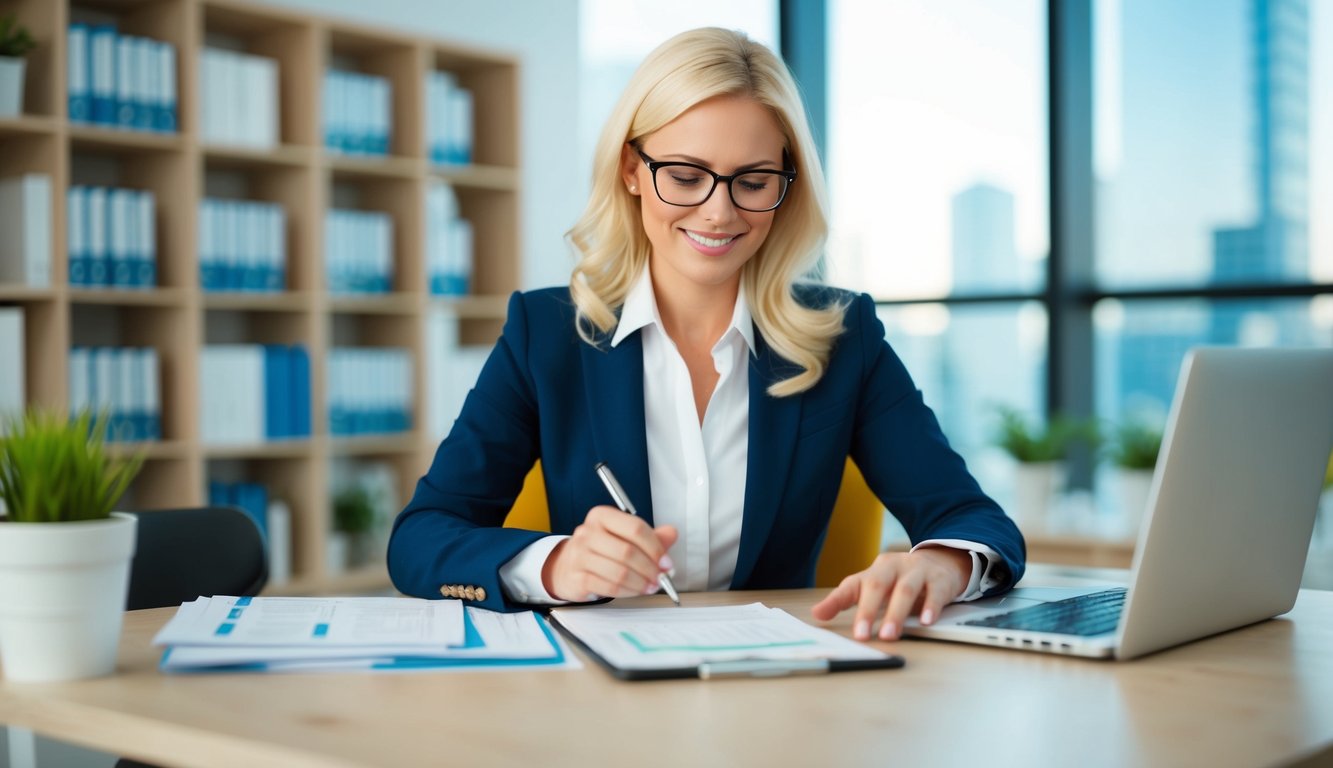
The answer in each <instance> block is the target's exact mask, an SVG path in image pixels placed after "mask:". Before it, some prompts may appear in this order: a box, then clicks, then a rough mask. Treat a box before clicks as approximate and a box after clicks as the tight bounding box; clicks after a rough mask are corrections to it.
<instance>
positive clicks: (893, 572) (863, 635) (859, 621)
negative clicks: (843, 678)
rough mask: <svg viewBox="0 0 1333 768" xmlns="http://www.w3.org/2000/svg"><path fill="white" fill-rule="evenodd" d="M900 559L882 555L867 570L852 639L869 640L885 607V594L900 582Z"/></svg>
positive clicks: (862, 581)
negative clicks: (876, 620)
mask: <svg viewBox="0 0 1333 768" xmlns="http://www.w3.org/2000/svg"><path fill="white" fill-rule="evenodd" d="M898 571H899V559H898V558H896V557H894V556H892V555H880V556H879V557H877V558H875V562H874V563H873V564H872V565H871V566H870V568H868V569H866V571H865V572H864V574H863V576H862V579H861V595H860V599H858V600H857V601H856V618H855V620H854V621H853V623H852V637H854V638H856V639H857V640H869V639H870V630H871V629H873V625H874V623H875V618H876V617H877V616H878V615H879V612H880V609H881V607H882V606H883V605H884V597H885V594H886V593H887V592H888V591H889V589H890V588H892V587H893V585H894V583H895V582H896V581H897V580H898Z"/></svg>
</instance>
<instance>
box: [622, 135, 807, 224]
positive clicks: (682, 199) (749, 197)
mask: <svg viewBox="0 0 1333 768" xmlns="http://www.w3.org/2000/svg"><path fill="white" fill-rule="evenodd" d="M634 151H635V152H638V153H639V157H641V158H643V162H644V163H645V164H646V165H647V166H648V170H649V171H651V172H652V174H653V189H654V190H656V191H657V197H658V199H660V200H661V201H662V202H664V203H666V204H667V205H679V206H681V207H682V208H689V207H692V206H696V205H703V204H704V201H706V200H707V199H708V198H709V197H711V196H712V195H713V190H714V189H717V185H718V184H720V183H724V182H725V183H726V185H727V192H728V194H730V195H731V202H732V204H733V205H735V206H736V207H737V208H740V209H741V210H742V211H751V212H754V213H763V212H764V211H771V210H773V209H774V208H777V207H778V206H779V205H782V200H783V199H784V198H785V197H786V196H787V187H788V186H789V185H790V184H791V183H792V182H793V181H796V171H771V170H757V171H743V172H741V173H733V174H732V175H730V176H723V175H721V174H718V173H714V172H713V171H711V170H709V169H707V168H705V167H703V166H702V165H695V164H694V163H675V162H672V163H659V162H658V161H656V160H654V159H652V158H651V157H649V156H648V155H646V154H644V151H643V150H642V149H639V148H638V147H635V148H634ZM783 158H784V159H785V158H786V153H785V152H784V153H783ZM710 179H711V180H712V181H711V183H710V181H709V180H710Z"/></svg>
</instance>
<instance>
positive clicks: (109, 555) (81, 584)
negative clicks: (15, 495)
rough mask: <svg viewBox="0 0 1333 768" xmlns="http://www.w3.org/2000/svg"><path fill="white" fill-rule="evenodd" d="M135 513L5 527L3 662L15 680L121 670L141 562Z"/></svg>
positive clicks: (0, 536) (1, 557) (0, 568)
mask: <svg viewBox="0 0 1333 768" xmlns="http://www.w3.org/2000/svg"><path fill="white" fill-rule="evenodd" d="M137 524H138V519H137V518H135V517H134V516H133V515H127V514H124V513H119V512H116V513H112V516H111V517H110V518H109V519H106V520H89V521H83V522H74V523H12V522H4V523H0V663H3V664H4V677H5V679H7V680H10V681H14V682H45V681H52V680H74V679H78V678H83V677H97V676H99V675H106V674H110V673H111V672H112V671H113V670H114V669H115V668H116V649H117V647H118V646H119V644H120V626H121V619H122V617H123V616H124V613H125V596H126V591H127V589H128V588H129V576H130V560H131V559H132V558H133V557H134V541H135V527H136V525H137Z"/></svg>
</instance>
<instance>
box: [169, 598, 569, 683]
mask: <svg viewBox="0 0 1333 768" xmlns="http://www.w3.org/2000/svg"><path fill="white" fill-rule="evenodd" d="M153 644H154V645H162V646H167V649H166V651H165V652H164V653H163V655H162V660H161V662H160V665H159V666H160V667H161V669H162V670H164V671H168V672H223V671H238V672H239V671H246V672H250V671H253V672H296V671H303V672H309V671H337V670H371V671H424V670H445V669H468V668H504V667H511V668H528V667H541V668H561V669H571V668H578V667H579V666H581V665H580V664H579V663H578V661H577V660H576V659H575V658H574V657H573V656H572V655H571V654H570V653H569V652H568V649H567V648H566V647H565V645H564V643H563V641H562V640H560V639H559V638H557V637H556V636H555V634H554V633H553V632H552V631H551V629H550V627H549V626H548V625H547V624H546V621H545V620H544V619H542V618H541V617H539V616H537V615H536V614H534V613H532V612H531V611H527V612H522V613H496V612H493V611H487V610H484V609H480V608H466V609H465V608H464V607H463V605H462V603H460V602H458V601H454V600H418V599H413V598H345V597H344V598H296V597H257V598H243V597H242V598H237V597H213V598H207V597H202V598H199V599H198V600H195V601H192V602H189V603H184V604H182V605H181V607H180V608H179V609H178V610H177V612H176V615H175V616H174V617H173V618H172V619H171V621H170V622H168V623H167V625H166V626H165V627H163V628H162V630H161V631H160V632H159V633H158V634H157V636H156V637H154V638H153Z"/></svg>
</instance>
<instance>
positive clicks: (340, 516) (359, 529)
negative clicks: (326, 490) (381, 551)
mask: <svg viewBox="0 0 1333 768" xmlns="http://www.w3.org/2000/svg"><path fill="white" fill-rule="evenodd" d="M376 517H377V515H376V513H375V503H374V500H373V499H371V497H370V493H369V492H368V491H367V490H366V489H365V488H364V487H362V486H361V485H359V484H358V485H352V486H349V487H348V488H346V489H344V490H343V491H341V492H339V493H338V495H337V496H335V497H334V499H333V532H332V533H331V534H330V535H329V547H328V562H327V563H326V565H327V567H328V571H329V574H330V575H332V574H336V573H341V572H342V571H344V570H346V569H347V567H348V566H349V565H351V566H357V565H360V564H362V563H363V562H364V561H365V560H366V556H367V552H368V550H369V548H370V546H371V541H370V537H371V536H372V534H373V533H374V530H375V520H376Z"/></svg>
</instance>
